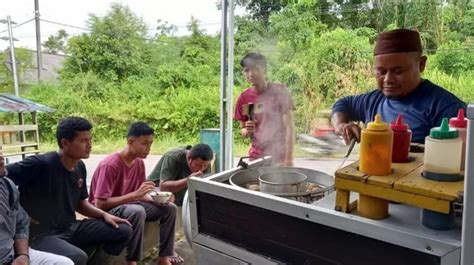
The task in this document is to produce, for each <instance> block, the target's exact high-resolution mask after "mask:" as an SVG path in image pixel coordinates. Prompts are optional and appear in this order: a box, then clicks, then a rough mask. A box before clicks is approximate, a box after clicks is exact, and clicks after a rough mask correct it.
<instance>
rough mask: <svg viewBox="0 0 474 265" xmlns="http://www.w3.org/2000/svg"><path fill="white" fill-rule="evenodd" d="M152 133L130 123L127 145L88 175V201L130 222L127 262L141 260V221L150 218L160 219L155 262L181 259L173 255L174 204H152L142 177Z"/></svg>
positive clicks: (149, 183) (148, 184) (166, 264)
mask: <svg viewBox="0 0 474 265" xmlns="http://www.w3.org/2000/svg"><path fill="white" fill-rule="evenodd" d="M153 137H154V131H153V129H152V128H150V127H149V126H148V125H147V124H146V123H144V122H135V123H133V124H132V125H130V128H129V130H128V134H127V147H125V149H123V150H122V151H120V152H118V153H114V154H111V155H109V156H108V157H106V158H104V160H102V161H101V162H100V163H99V165H98V167H97V169H96V170H95V172H94V176H93V177H92V185H91V192H90V197H89V200H90V202H91V203H93V204H95V205H96V206H97V207H98V208H100V209H102V210H104V211H109V213H112V214H114V215H116V216H120V217H122V218H126V219H128V220H129V221H130V223H131V224H132V229H133V235H132V238H131V240H130V243H129V245H128V249H127V250H128V253H127V256H126V259H127V263H128V264H136V262H137V261H140V260H141V258H142V252H143V250H142V248H143V231H144V227H145V222H153V221H159V222H160V253H159V261H158V264H159V265H170V264H173V263H177V262H181V261H182V259H181V258H180V257H179V258H178V257H173V254H174V229H175V219H176V205H174V204H173V203H171V202H168V203H166V204H156V203H155V201H154V200H153V198H152V197H151V196H150V194H149V192H151V191H154V189H155V184H154V182H152V181H146V178H145V164H144V162H143V159H145V158H146V157H147V155H148V153H149V152H150V147H151V145H152V143H153ZM157 236H158V235H157Z"/></svg>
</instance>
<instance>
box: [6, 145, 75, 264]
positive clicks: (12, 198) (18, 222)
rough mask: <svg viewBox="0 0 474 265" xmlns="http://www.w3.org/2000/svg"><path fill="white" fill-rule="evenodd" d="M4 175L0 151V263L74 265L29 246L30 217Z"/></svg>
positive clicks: (62, 258) (10, 182)
mask: <svg viewBox="0 0 474 265" xmlns="http://www.w3.org/2000/svg"><path fill="white" fill-rule="evenodd" d="M7 174H8V172H7V171H6V169H5V163H4V158H3V154H2V153H1V152H0V264H12V265H23V264H25V265H27V264H31V265H40V264H53V265H73V264H74V263H73V262H72V261H71V260H70V259H68V258H66V257H63V256H59V255H55V254H52V253H47V252H42V251H37V250H33V249H31V248H29V247H28V236H29V233H28V228H29V223H30V218H29V217H28V215H27V213H26V212H25V210H23V208H22V207H21V206H20V202H19V198H20V196H19V195H20V194H19V192H18V190H17V188H16V186H15V184H14V183H13V182H12V181H11V180H10V179H8V178H6V177H5V176H6V175H7Z"/></svg>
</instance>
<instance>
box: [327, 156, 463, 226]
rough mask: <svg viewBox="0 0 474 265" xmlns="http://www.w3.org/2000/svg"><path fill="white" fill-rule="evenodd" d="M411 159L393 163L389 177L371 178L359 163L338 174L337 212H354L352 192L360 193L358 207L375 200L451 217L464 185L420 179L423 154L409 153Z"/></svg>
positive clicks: (336, 174)
mask: <svg viewBox="0 0 474 265" xmlns="http://www.w3.org/2000/svg"><path fill="white" fill-rule="evenodd" d="M410 157H411V158H412V161H411V162H409V163H393V164H392V169H393V173H392V174H390V175H387V176H369V175H367V174H364V173H362V172H360V171H359V170H358V165H359V163H358V161H356V162H354V163H352V164H350V165H348V166H346V167H344V168H341V169H339V170H337V171H336V173H335V176H336V210H337V211H342V212H346V213H349V212H351V211H352V210H354V209H355V206H356V205H355V203H352V204H351V203H350V202H349V195H350V192H351V191H352V192H357V193H359V204H360V200H361V198H364V199H366V198H369V200H370V199H372V198H375V201H377V200H379V202H381V203H382V204H383V203H386V204H387V205H388V201H392V202H398V203H403V204H408V205H412V206H415V207H419V208H423V209H428V210H431V211H435V212H439V213H444V214H449V213H451V211H452V206H453V203H454V202H457V201H459V200H461V196H462V191H463V189H464V181H457V182H439V181H433V180H428V179H425V178H424V177H423V176H422V175H421V173H422V172H423V153H410ZM375 204H377V203H375ZM359 207H360V205H359ZM366 217H369V218H371V217H370V216H366ZM381 218H383V217H381ZM372 219H380V218H372Z"/></svg>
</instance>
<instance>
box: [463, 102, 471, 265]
mask: <svg viewBox="0 0 474 265" xmlns="http://www.w3.org/2000/svg"><path fill="white" fill-rule="evenodd" d="M467 118H468V119H469V122H468V127H467V142H466V167H465V174H464V199H463V203H464V206H463V215H462V241H461V242H462V244H461V265H472V264H474V251H473V249H474V207H473V206H474V104H471V105H469V106H468V107H467ZM471 204H473V205H471Z"/></svg>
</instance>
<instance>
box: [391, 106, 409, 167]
mask: <svg viewBox="0 0 474 265" xmlns="http://www.w3.org/2000/svg"><path fill="white" fill-rule="evenodd" d="M390 129H392V131H393V151H392V162H393V163H405V162H408V155H409V154H410V143H411V130H409V129H408V124H406V123H404V122H403V117H402V115H401V114H398V117H397V120H396V121H395V122H392V123H390Z"/></svg>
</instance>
